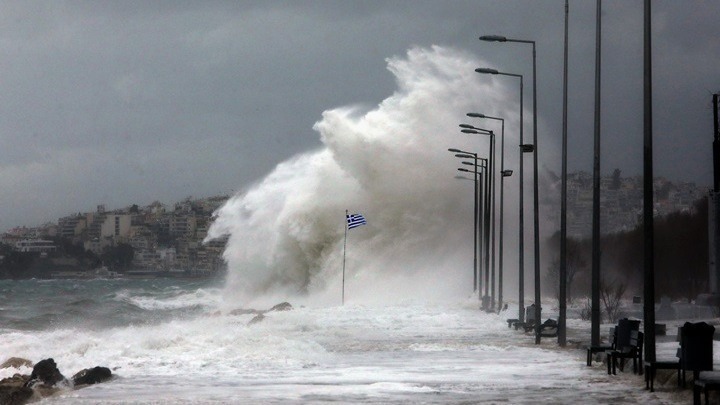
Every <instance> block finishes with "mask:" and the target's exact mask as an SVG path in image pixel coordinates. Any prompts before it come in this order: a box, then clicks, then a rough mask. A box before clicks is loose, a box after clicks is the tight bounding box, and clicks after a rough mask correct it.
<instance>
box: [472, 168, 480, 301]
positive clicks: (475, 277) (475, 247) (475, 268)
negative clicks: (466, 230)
mask: <svg viewBox="0 0 720 405" xmlns="http://www.w3.org/2000/svg"><path fill="white" fill-rule="evenodd" d="M477 164H478V162H477V154H476V155H475V213H474V214H473V215H474V220H473V223H474V227H475V230H474V232H473V292H476V291H477V289H478V220H479V218H478V173H477Z"/></svg>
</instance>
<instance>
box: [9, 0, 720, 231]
mask: <svg viewBox="0 0 720 405" xmlns="http://www.w3.org/2000/svg"><path fill="white" fill-rule="evenodd" d="M642 6H643V2H642V1H640V0H633V1H627V0H615V1H611V0H605V1H604V2H603V11H604V12H603V25H602V27H603V35H602V41H603V43H602V51H603V54H602V75H603V76H602V96H603V99H602V136H603V141H602V153H603V157H602V170H603V172H605V173H609V172H611V171H612V170H613V169H614V168H620V169H621V170H622V172H623V174H624V175H634V174H640V173H641V167H642V45H643V38H642V22H643V14H642V8H643V7H642ZM0 7H1V8H2V12H1V13H0V52H1V53H2V57H0V117H1V118H0V189H1V190H2V191H1V192H0V230H5V229H7V228H10V227H13V226H18V225H27V226H33V225H38V224H40V223H42V222H45V221H56V220H57V218H58V217H61V216H65V215H68V214H70V213H73V212H78V211H91V210H94V209H95V206H96V205H97V204H105V205H106V206H107V207H108V208H119V207H124V206H128V205H131V204H139V205H141V206H142V205H147V204H149V203H151V202H153V201H154V200H159V201H161V202H165V203H172V202H174V201H178V200H180V199H183V198H185V197H188V196H194V197H204V196H210V195H215V194H230V193H233V192H235V191H238V190H243V189H244V188H246V187H248V186H249V185H250V184H253V183H255V182H257V181H258V180H259V179H261V178H262V177H263V176H264V175H265V174H266V173H268V172H269V171H270V170H272V168H273V167H275V166H276V165H277V164H278V163H280V162H282V161H285V160H287V159H288V158H290V157H292V156H293V155H295V154H297V153H300V152H305V151H308V150H313V149H317V148H319V147H320V146H321V141H320V137H319V135H318V134H317V133H316V132H315V131H314V130H313V129H312V127H313V124H314V123H315V122H317V121H318V120H320V119H321V114H322V112H323V111H325V110H328V109H332V108H336V107H338V106H344V105H358V104H359V105H364V106H368V107H371V106H374V105H377V103H379V102H381V101H382V100H383V99H385V98H387V97H388V96H390V95H391V94H393V92H395V91H396V83H395V82H394V77H393V75H392V74H390V73H389V72H388V71H387V62H386V58H389V57H393V56H397V55H404V54H405V53H406V52H407V50H408V49H409V48H411V47H413V46H420V47H430V46H432V45H440V46H444V47H450V48H456V49H460V50H463V51H466V52H469V53H472V54H474V55H477V56H478V57H479V58H481V59H482V60H486V61H489V66H488V67H493V68H497V69H499V70H502V71H507V72H513V73H520V74H523V75H525V76H526V79H525V83H526V84H525V99H526V100H527V101H526V103H527V104H526V108H531V104H530V100H531V99H532V91H531V89H532V86H531V80H530V79H531V73H532V70H531V68H532V64H531V63H532V61H531V52H530V48H529V46H524V45H522V44H498V43H487V42H481V41H479V40H478V37H479V36H480V35H485V34H500V35H505V36H507V37H511V38H519V39H530V40H535V41H537V66H538V116H539V119H540V120H541V121H542V123H543V125H542V127H541V128H542V130H543V131H544V133H542V132H541V133H539V135H538V136H539V143H540V142H543V140H546V141H547V144H548V145H559V141H558V139H559V137H560V134H561V128H562V127H561V124H562V122H561V118H562V56H563V53H562V52H563V17H564V1H563V0H543V1H539V0H497V1H490V0H482V1H478V0H475V1H459V0H455V1H287V2H283V1H228V2H219V1H104V2H90V1H47V2H45V1H32V2H20V1H17V2H12V1H8V2H3V3H2V4H0ZM718 21H720V2H717V1H702V0H698V1H682V2H680V1H676V0H665V1H655V2H653V64H654V65H653V81H654V82H653V95H654V100H653V106H654V147H655V150H654V155H655V171H656V175H660V176H666V177H668V178H670V179H673V180H682V181H693V182H695V183H697V184H698V185H700V186H709V185H711V183H712V155H711V150H710V147H711V143H712V110H711V105H710V101H711V95H712V93H717V92H719V91H720V24H718ZM569 52H570V62H569V105H570V107H569V137H570V141H569V150H570V154H569V162H570V170H587V171H590V170H591V169H592V156H593V151H592V137H593V100H594V69H595V1H592V0H573V1H571V4H570V45H569ZM477 80H478V81H484V80H485V81H486V80H503V79H499V78H492V77H483V76H481V75H478V76H477ZM459 96H461V95H459ZM516 96H517V95H508V97H516ZM466 112H467V111H458V123H461V122H464V121H465V118H464V115H465V113H466ZM507 118H508V119H515V118H514V117H507ZM529 118H530V117H527V116H526V119H529ZM530 122H531V121H529V120H528V121H526V125H527V128H530V126H529V123H530ZM447 131H448V133H447V134H428V136H430V135H435V136H448V137H449V136H451V135H450V134H452V133H454V132H457V129H456V128H448V129H447ZM528 134H529V132H528ZM457 136H461V135H459V134H458V135H457ZM450 143H451V142H449V144H450ZM449 146H452V145H449ZM540 148H542V145H540ZM438 153H447V152H445V151H443V150H439V151H438ZM553 155H555V156H557V151H554V152H553ZM540 158H541V160H543V161H544V162H543V165H544V166H546V167H547V168H549V169H552V170H556V171H559V167H560V164H559V162H557V161H555V160H548V159H543V157H542V156H540Z"/></svg>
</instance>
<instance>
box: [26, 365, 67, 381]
mask: <svg viewBox="0 0 720 405" xmlns="http://www.w3.org/2000/svg"><path fill="white" fill-rule="evenodd" d="M64 381H67V380H66V379H65V377H64V376H63V375H62V374H61V373H60V370H58V368H57V364H55V360H53V359H45V360H40V361H39V362H38V363H37V364H36V365H35V367H33V371H32V374H30V381H28V382H27V383H25V386H28V387H29V386H33V385H35V384H38V383H42V384H45V385H47V386H53V385H55V384H57V383H59V382H64Z"/></svg>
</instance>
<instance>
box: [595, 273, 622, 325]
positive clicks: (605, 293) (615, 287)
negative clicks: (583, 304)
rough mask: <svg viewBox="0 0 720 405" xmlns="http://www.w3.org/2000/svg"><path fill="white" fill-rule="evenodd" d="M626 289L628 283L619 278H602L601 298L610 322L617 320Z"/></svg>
mask: <svg viewBox="0 0 720 405" xmlns="http://www.w3.org/2000/svg"><path fill="white" fill-rule="evenodd" d="M626 290H627V283H625V282H624V281H620V280H619V279H615V280H613V281H611V282H608V281H607V280H606V279H605V278H603V279H602V280H600V300H601V301H602V304H603V307H604V308H605V315H606V316H607V320H608V322H611V323H614V322H615V321H617V319H618V312H620V304H621V301H622V298H623V296H624V295H625V291H626Z"/></svg>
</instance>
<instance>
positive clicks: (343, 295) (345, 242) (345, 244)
mask: <svg viewBox="0 0 720 405" xmlns="http://www.w3.org/2000/svg"><path fill="white" fill-rule="evenodd" d="M347 218H348V210H345V240H344V241H343V273H342V304H343V305H345V250H346V248H347V231H348V221H347Z"/></svg>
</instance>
